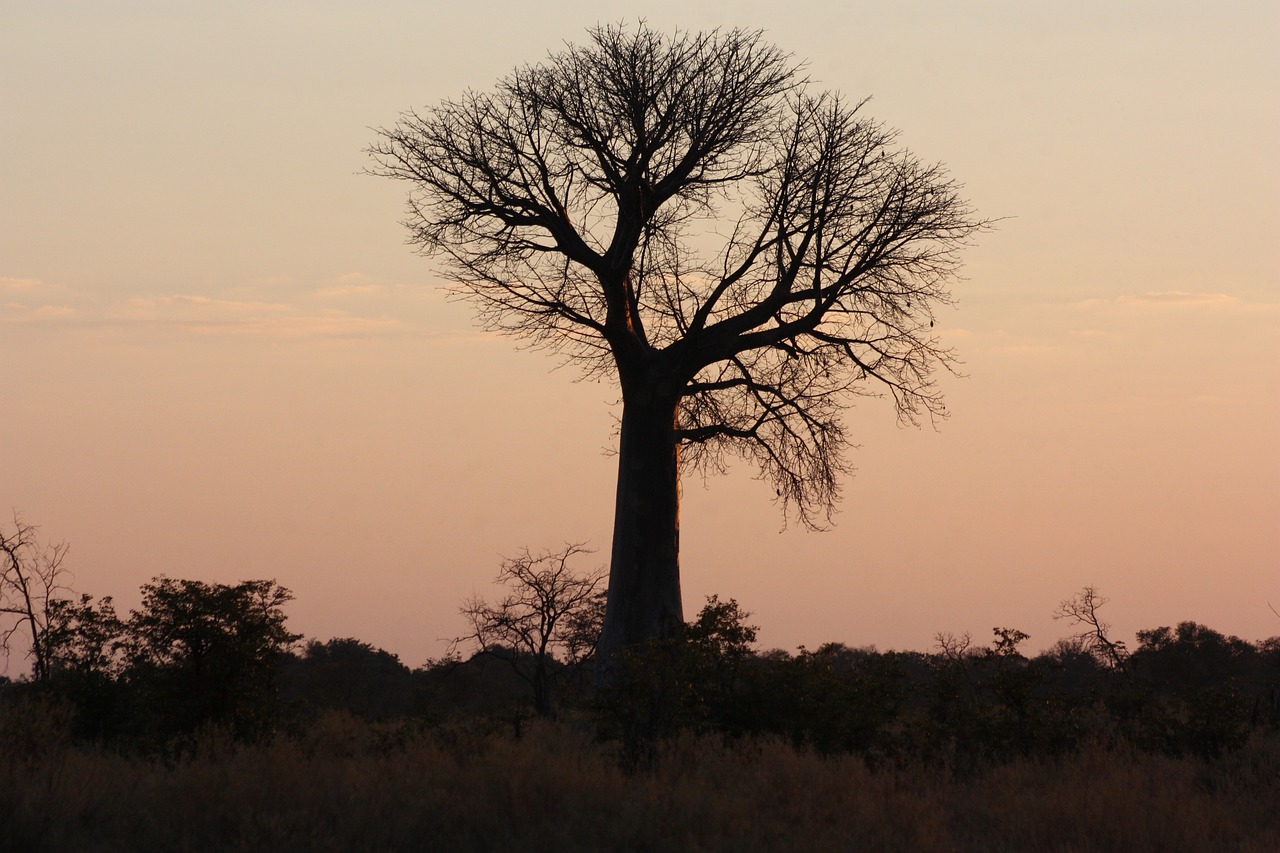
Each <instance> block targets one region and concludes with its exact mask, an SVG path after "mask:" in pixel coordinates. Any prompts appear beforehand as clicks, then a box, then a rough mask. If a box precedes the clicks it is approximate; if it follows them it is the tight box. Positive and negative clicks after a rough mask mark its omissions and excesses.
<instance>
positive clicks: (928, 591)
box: [0, 0, 1280, 665]
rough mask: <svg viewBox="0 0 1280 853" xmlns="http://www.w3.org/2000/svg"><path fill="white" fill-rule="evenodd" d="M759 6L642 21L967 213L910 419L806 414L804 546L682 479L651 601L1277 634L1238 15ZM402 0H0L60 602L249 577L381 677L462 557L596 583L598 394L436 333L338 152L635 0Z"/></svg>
mask: <svg viewBox="0 0 1280 853" xmlns="http://www.w3.org/2000/svg"><path fill="white" fill-rule="evenodd" d="M784 5H785V8H783V7H782V6H779V4H765V3H749V2H739V3H719V4H706V5H703V6H699V7H698V9H697V10H692V11H691V10H689V9H688V8H687V6H688V4H675V3H665V2H664V3H656V4H647V5H646V6H645V7H644V8H645V14H646V15H647V16H648V20H649V22H650V24H651V25H652V26H654V27H657V28H670V27H674V26H677V25H678V26H682V27H687V28H691V29H701V28H708V27H711V26H716V25H725V26H747V27H762V28H764V29H765V30H766V31H767V32H768V34H769V37H770V38H771V39H772V40H773V41H774V42H775V43H777V44H778V45H780V46H781V47H783V48H784V49H786V50H789V51H792V52H794V53H795V54H796V55H797V56H798V57H801V58H804V59H807V60H808V62H809V72H810V74H811V76H812V77H813V78H814V79H815V80H817V81H819V83H820V84H821V85H822V86H825V87H829V88H832V89H838V90H840V91H842V92H844V93H846V94H848V95H850V96H852V97H861V96H864V95H872V96H874V100H873V101H872V102H871V104H870V105H869V109H870V111H871V113H872V114H873V115H875V116H876V117H878V118H880V119H882V120H884V121H886V122H887V123H889V124H891V125H893V126H896V127H898V128H899V129H900V130H901V132H902V136H901V140H902V141H903V143H904V144H906V145H907V146H908V147H910V148H911V149H912V150H913V151H915V152H916V153H917V154H919V155H920V156H921V157H922V158H924V159H926V160H942V161H944V162H946V163H947V164H948V166H949V168H950V170H951V172H952V174H953V175H954V176H955V177H956V178H957V179H959V180H960V181H962V182H963V183H964V184H965V185H966V188H967V194H968V197H969V198H970V200H971V201H972V202H973V203H974V205H975V206H976V207H977V209H978V210H979V211H980V212H981V214H982V215H984V216H989V217H1004V218H1005V219H1004V221H1003V222H1002V223H1001V224H1000V225H999V227H998V229H997V230H996V231H994V232H993V233H990V234H988V235H985V236H983V237H982V238H981V240H980V243H979V245H978V246H976V247H975V248H974V249H973V250H972V251H970V252H969V254H968V255H967V264H966V268H965V276H966V280H965V281H963V282H961V283H959V284H958V285H957V287H956V296H957V297H958V305H957V306H956V308H955V309H954V310H952V311H949V312H946V313H944V315H943V316H942V318H941V320H942V322H941V323H940V326H941V327H942V328H943V329H944V333H945V338H946V340H947V341H948V342H949V343H951V344H953V345H954V346H955V348H956V350H957V352H958V354H959V355H960V357H961V358H962V359H963V360H964V362H965V363H964V365H963V370H964V372H965V373H966V374H967V376H966V378H949V377H948V378H944V379H943V382H942V384H943V387H944V389H945V391H946V393H947V397H948V404H949V407H950V409H951V411H952V417H951V419H950V420H949V421H946V422H945V423H942V424H940V425H939V426H938V428H937V429H936V430H931V429H928V428H926V429H923V430H910V429H908V430H902V429H898V428H897V427H896V426H895V424H894V419H893V411H892V407H891V406H890V405H888V404H886V403H884V402H883V401H876V400H862V401H860V402H859V403H858V405H857V406H856V408H854V409H851V410H850V411H849V412H848V415H847V419H846V422H847V424H848V427H849V432H850V433H851V435H853V436H854V440H855V441H856V442H857V443H858V444H859V445H860V450H858V451H857V452H856V453H855V454H854V455H853V461H854V464H855V465H856V466H857V467H858V472H857V475H856V476H855V477H854V478H852V479H850V480H849V481H847V482H846V483H845V499H844V502H843V504H842V510H841V512H840V513H839V515H838V516H837V519H836V520H837V525H836V527H835V529H834V530H832V531H830V532H827V533H821V534H815V533H808V532H805V531H803V530H800V529H790V530H786V531H781V530H780V528H781V524H782V517H781V515H780V513H779V511H778V510H777V508H776V507H774V506H773V505H772V503H771V501H770V497H771V491H770V490H769V489H768V487H766V486H765V485H764V484H761V483H759V482H756V481H755V480H754V479H753V478H752V476H751V472H750V471H749V470H748V469H746V468H745V467H744V466H741V465H739V466H736V467H735V468H734V469H733V470H732V472H731V473H730V474H729V475H728V476H726V477H722V478H718V479H714V480H711V481H709V482H707V483H706V484H705V487H704V484H703V483H702V481H700V480H697V479H693V480H688V481H686V484H685V503H684V509H683V515H682V542H683V546H684V547H683V566H684V570H683V571H684V575H683V577H684V592H685V607H686V612H687V613H688V614H692V613H693V612H695V611H696V610H697V608H698V607H699V606H700V603H701V601H702V600H703V598H704V597H705V596H706V595H709V594H712V593H717V594H719V595H720V596H721V597H734V598H737V599H738V601H739V602H740V603H741V604H742V605H743V606H744V607H745V608H746V609H748V610H750V611H752V612H753V613H754V614H755V621H756V622H757V623H758V624H759V625H760V626H761V627H762V631H761V639H762V643H763V644H764V645H765V646H778V647H783V648H789V649H794V648H795V647H796V646H797V645H799V644H805V645H808V646H810V647H812V646H815V645H817V644H819V643H822V642H825V641H841V642H846V643H850V644H855V645H861V644H870V643H874V644H876V645H878V646H879V647H881V648H891V647H893V648H914V649H926V648H928V647H929V646H930V645H931V644H932V642H933V637H934V635H935V634H936V633H938V632H940V631H948V632H952V633H961V632H964V631H969V632H972V633H973V635H974V637H975V639H977V640H978V641H979V642H986V641H987V640H988V638H989V637H990V631H991V628H992V627H993V626H1007V627H1017V628H1020V629H1022V630H1024V631H1027V632H1028V633H1029V634H1031V637H1032V639H1031V641H1030V644H1029V645H1030V646H1032V647H1034V648H1036V649H1039V648H1044V647H1047V646H1049V645H1051V644H1052V643H1053V642H1054V641H1055V640H1056V639H1057V638H1058V637H1060V636H1064V635H1065V634H1067V633H1068V632H1069V629H1068V628H1067V626H1064V625H1061V624H1057V623H1054V622H1052V620H1051V619H1050V614H1051V612H1052V611H1053V610H1054V608H1055V606H1056V605H1057V603H1058V602H1059V601H1060V600H1062V599H1064V598H1068V597H1070V596H1071V595H1072V594H1073V593H1074V592H1076V591H1077V590H1078V589H1080V588H1081V587H1082V586H1084V585H1086V584H1092V585H1096V586H1098V587H1099V588H1100V589H1101V590H1102V591H1103V593H1104V594H1106V595H1107V596H1109V597H1110V598H1111V603H1110V604H1109V605H1108V607H1107V610H1106V613H1107V615H1108V616H1109V617H1110V618H1111V620H1112V621H1113V622H1114V624H1115V626H1116V629H1117V631H1118V632H1119V633H1120V634H1122V635H1124V636H1125V637H1127V638H1131V637H1132V632H1133V631H1135V630H1137V629H1139V628H1146V627H1154V626H1157V625H1165V624H1172V623H1175V622H1177V621H1180V620H1186V619H1192V620H1196V621H1199V622H1203V623H1206V624H1208V625H1210V626H1211V627H1213V628H1216V629H1218V630H1221V631H1225V632H1229V633H1235V634H1239V635H1241V636H1243V637H1246V638H1248V639H1259V638H1262V637H1266V636H1271V635H1276V634H1280V618H1278V617H1277V616H1276V615H1275V614H1274V613H1273V612H1272V611H1271V609H1269V607H1268V602H1270V603H1271V605H1273V606H1275V607H1276V608H1277V609H1280V532H1278V531H1280V442H1278V441H1277V439H1276V434H1277V428H1276V425H1277V421H1280V417H1278V416H1280V251H1277V248H1276V247H1277V246H1278V245H1280V157H1277V156H1276V152H1277V151H1280V110H1277V107H1276V104H1277V97H1276V95H1277V88H1278V85H1277V84H1280V52H1277V51H1276V49H1275V48H1276V45H1277V43H1278V37H1280V10H1277V8H1276V7H1275V5H1274V4H1273V3H1271V2H1258V3H1245V2H1226V3H1221V4H1215V5H1214V6H1213V8H1212V9H1210V8H1209V7H1208V5H1207V4H1202V3H1191V2H1159V3H1156V2H1148V3H1126V4H1123V5H1119V4H1113V3H1110V2H1100V1H1099V2H1081V3H1074V4H1070V5H1069V6H1068V5H1067V4H1027V3H1021V2H1004V3H976V4H963V9H961V8H960V6H961V4H950V3H943V2H919V3H888V2H884V3H870V4H859V7H858V11H857V13H856V15H855V14H854V13H852V12H848V11H843V10H841V11H837V4H825V3H817V2H796V3H790V4H784ZM430 6H431V4H423V3H417V2H414V3H411V2H407V0H406V2H394V3H389V2H373V3H368V4H360V5H359V6H356V5H355V4H341V3H320V4H316V3H300V2H298V3H273V4H269V8H268V7H267V6H264V4H256V3H248V2H228V3H221V4H200V5H195V4H180V8H179V7H178V6H176V5H171V4H160V3H152V2H142V0H121V2H116V3H112V4H110V9H109V10H108V9H106V8H104V7H103V5H102V4H98V3H89V2H63V3H58V4H34V3H31V4H6V6H5V7H4V9H3V10H0V79H3V80H5V84H4V85H3V86H0V116H2V117H3V120H2V124H0V195H2V197H3V204H2V205H0V399H2V400H3V401H4V406H3V413H4V416H3V418H0V509H3V510H5V511H7V510H8V509H9V508H14V509H17V510H18V511H20V512H21V513H22V514H23V516H24V518H25V519H26V520H28V521H30V522H32V523H35V524H38V525H40V526H41V527H42V531H43V533H44V535H45V536H46V537H47V538H48V539H51V540H61V539H65V540H68V541H69V542H70V543H71V556H70V560H69V565H70V567H71V569H72V570H73V571H74V573H75V576H76V587H77V589H78V590H81V591H85V592H91V593H94V594H97V595H113V596H115V597H116V599H117V601H118V602H119V603H120V604H121V605H122V606H123V608H124V609H128V607H130V606H133V605H136V603H137V589H138V586H139V585H140V584H141V583H143V582H145V581H146V580H148V579H149V578H151V577H152V576H154V575H158V574H162V573H164V574H168V575H171V576H175V577H191V578H200V579H204V580H210V581H226V582H233V581H237V580H241V579H246V578H259V577H270V578H276V579H278V580H279V581H280V582H281V583H283V584H284V585H286V586H288V587H289V588H291V589H292V590H293V591H294V593H295V594H296V596H297V600H296V601H295V602H294V603H293V604H292V605H290V608H289V614H290V624H291V627H292V628H293V629H294V630H295V631H299V632H302V633H305V634H306V635H307V636H309V637H318V638H321V639H326V638H328V637H332V636H355V637H358V638H360V639H363V640H366V641H369V642H372V643H374V644H376V645H380V646H383V647H385V648H387V649H389V650H391V651H394V652H397V653H399V654H400V655H401V656H402V658H403V659H404V660H405V661H406V662H407V663H409V664H411V665H416V664H419V663H421V662H423V661H424V660H425V659H426V658H427V657H429V656H433V655H438V654H440V653H441V652H442V651H443V648H444V644H443V642H442V639H443V638H447V637H450V636H452V635H454V634H456V633H460V632H461V631H462V628H463V626H462V621H461V618H460V617H459V616H458V615H457V608H458V606H459V605H460V604H461V603H462V601H463V599H464V598H466V597H467V596H468V595H470V594H471V593H472V592H473V591H476V592H480V593H488V592H489V591H490V587H489V584H490V581H491V579H492V577H493V575H494V574H495V573H496V571H497V566H498V562H499V560H500V557H501V555H503V554H512V553H514V552H516V551H518V550H519V549H520V548H521V547H522V546H526V545H527V546H529V547H530V548H532V549H538V548H542V547H547V546H554V545H557V544H559V543H562V542H564V541H566V540H571V541H582V540H590V541H591V542H592V543H593V544H594V545H595V546H596V547H597V548H599V549H600V552H599V553H598V554H597V555H596V557H597V560H598V562H603V561H604V560H605V552H606V551H607V545H608V541H609V534H610V525H611V517H610V513H611V509H612V490H613V478H614V470H613V460H612V459H611V458H610V457H608V456H607V455H606V451H607V449H608V448H609V446H610V444H611V442H612V429H613V421H612V408H611V405H612V403H613V402H614V401H615V400H616V398H617V394H616V393H615V392H614V391H613V390H612V389H611V388H609V387H606V386H602V385H596V384H591V383H583V382H577V381H575V380H576V379H577V375H576V374H575V372H574V370H573V368H572V367H565V368H561V369H555V368H556V366H557V362H555V361H554V360H553V359H551V358H550V357H548V356H546V355H544V354H541V353H537V352H529V351H527V350H521V349H519V348H517V346H516V344H515V342H513V341H511V340H509V339H504V338H502V337H499V336H495V335H488V334H482V333H479V332H477V331H476V330H475V329H474V327H473V324H472V322H471V315H470V312H469V310H468V308H467V307H466V306H465V305H459V304H451V303H448V302H446V301H445V299H444V298H443V296H442V294H441V292H440V289H439V287H438V284H439V279H438V277H437V275H436V272H435V270H434V269H433V267H432V265H431V263H430V262H428V261H426V260H423V259H421V258H418V257H416V256H414V255H413V254H412V253H411V252H410V250H409V249H408V248H407V247H406V246H405V245H404V236H405V235H404V233H403V231H402V229H401V228H400V227H399V225H398V224H397V223H398V220H399V218H400V215H401V211H402V205H403V191H404V187H402V186H398V185H395V184H393V183H391V182H388V181H385V180H379V179H375V178H371V177H366V176H363V175H361V174H359V172H360V171H361V170H362V169H363V168H364V167H365V166H366V165H367V161H366V158H365V156H364V154H363V153H362V152H363V149H364V147H365V146H367V145H369V144H370V143H371V142H372V141H373V138H374V137H373V134H372V132H371V131H370V130H369V128H370V127H371V126H376V125H384V124H389V123H391V122H393V121H394V120H395V118H396V116H397V115H398V113H399V112H400V111H401V110H403V109H407V108H410V107H422V106H425V105H430V104H432V103H434V102H436V101H438V100H439V99H441V98H443V97H447V96H450V95H455V94H458V93H459V92H460V91H461V90H462V89H463V88H465V87H468V86H471V87H475V88H486V87H488V86H489V85H491V84H492V83H493V81H494V80H495V79H497V78H498V77H499V76H501V75H502V74H504V73H505V72H506V71H508V70H510V68H511V67H513V66H514V65H515V64H517V63H519V62H523V61H532V60H537V59H538V58H540V57H541V56H542V55H543V54H544V53H545V52H546V51H547V50H549V49H552V48H554V47H556V46H558V45H559V44H560V43H561V42H562V41H564V40H576V39H580V38H581V35H582V33H583V31H584V29H585V28H586V27H587V26H589V25H592V24H594V23H595V22H596V21H598V20H602V21H610V20H618V19H623V18H632V19H633V18H634V17H635V9H636V7H633V6H631V5H630V4H625V3H613V2H604V3H600V2H593V3H586V2H574V3H568V2H563V3H555V4H552V6H551V7H550V8H551V10H552V11H553V12H554V14H549V13H548V7H547V6H546V4H542V5H538V6H536V7H535V6H533V5H530V4H523V3H521V4H517V3H503V2H499V3H493V4H489V5H487V6H485V7H484V8H483V9H480V8H479V7H477V10H476V11H465V10H462V9H460V8H459V9H457V10H453V11H449V12H446V13H440V12H437V11H433V10H432V9H431V8H430Z"/></svg>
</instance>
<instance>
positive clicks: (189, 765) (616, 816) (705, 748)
mask: <svg viewBox="0 0 1280 853" xmlns="http://www.w3.org/2000/svg"><path fill="white" fill-rule="evenodd" d="M0 789H2V790H4V791H5V792H6V793H5V795H4V797H3V798H0V828H2V829H0V849H3V850H5V851H31V853H39V851H69V850H76V851H103V853H106V851H134V850H172V851H206V850H232V851H238V850H244V851H249V850H271V851H273V853H289V851H365V850H368V851H434V850H440V851H467V850H501V849H511V850H534V851H536V850H546V851H588V850H611V851H613V850H617V851H627V850H634V851H666V850H670V851H676V850H679V851H710V850H733V851H741V853H750V852H751V851H772V850H799V849H804V850H816V851H821V850H923V851H930V850H939V851H942V850H962V851H963V850H974V851H978V850H981V851H1005V850H1007V851H1015V850H1017V851H1022V850H1038V851H1063V853H1066V851H1073V853H1074V851H1112V850H1114V851H1143V850H1153V851H1154V850H1159V851H1202V850H1240V851H1264V850H1267V851H1269V850H1280V815H1278V814H1277V810H1276V808H1275V804H1276V803H1277V802H1280V742H1277V740H1276V739H1275V738H1272V739H1271V740H1269V741H1261V740H1260V741H1256V742H1254V743H1252V744H1250V745H1249V747H1247V748H1246V749H1245V750H1243V751H1241V752H1239V753H1236V754H1233V755H1231V756H1228V757H1227V758H1224V759H1221V760H1219V761H1216V762H1205V761H1198V760H1191V759H1172V758H1164V757H1158V756H1151V755H1146V754H1141V753H1134V752H1126V751H1106V750H1101V749H1099V750H1094V751H1086V752H1083V753H1080V754H1078V755H1075V756H1070V757H1065V758H1061V759H1058V760H1053V761H1048V760H1046V761H1017V762H1012V763H1007V764H1003V765H999V766H993V767H989V768H985V769H978V770H976V771H973V772H971V773H969V774H967V775H965V776H963V777H961V776H958V775H957V774H955V773H953V772H951V771H950V770H948V769H947V768H946V767H941V766H923V765H917V766H906V767H881V768H877V769H871V768H869V767H868V766H867V765H866V763H865V762H864V761H863V760H862V759H860V758H858V757H855V756H835V757H821V756H818V755H816V754H814V753H812V752H809V751H806V750H798V749H795V748H793V747H791V746H790V745H788V744H785V743H782V742H778V741H772V740H764V741H744V742H738V743H733V744H729V745H726V744H725V743H723V742H722V741H721V740H720V739H718V738H714V737H693V736H687V737H682V738H678V739H676V740H673V741H671V742H669V743H667V744H665V745H664V746H663V747H662V749H661V750H660V751H659V754H658V756H657V758H656V761H655V763H654V765H653V767H652V768H651V769H650V770H648V771H646V772H643V773H637V774H634V775H628V774H626V773H624V772H622V771H621V770H620V769H619V764H618V761H617V755H616V753H615V751H614V748H613V747H612V746H610V745H602V744H599V743H595V742H593V740H592V738H591V736H590V732H589V731H587V730H586V729H584V728H580V727H577V726H575V725H574V724H572V723H561V724H557V725H531V726H529V727H528V730H527V733H526V736H525V737H524V738H522V739H520V740H514V739H512V738H511V737H509V736H508V735H506V734H502V733H494V732H489V731H485V730H483V729H481V728H470V729H467V728H459V729H450V730H435V731H418V730H413V729H408V728H395V727H382V728H379V727H374V726H369V725H367V724H364V723H361V722H358V721H356V720H354V719H353V718H350V717H343V716H340V715H331V716H329V717H326V718H324V719H323V720H322V721H320V722H319V723H318V724H317V725H316V726H315V727H314V728H312V729H311V730H309V731H308V732H307V733H305V734H303V735H301V736H299V737H295V738H281V739H278V740H276V741H275V742H272V743H267V744H259V745H241V744H236V743H234V742H232V741H230V740H229V739H226V738H223V737H221V736H219V735H217V734H208V735H207V736H205V737H204V738H203V739H202V740H200V741H198V742H197V743H195V744H193V746H192V747H191V749H189V750H188V751H187V752H186V753H185V754H184V757H181V758H177V759H169V760H163V759H156V758H143V757H138V756H130V755H123V754H116V753H111V752H105V751H94V750H88V749H83V748H75V747H72V746H69V745H68V744H66V743H53V744H51V745H50V747H49V748H48V749H47V750H44V751H35V752H33V751H31V750H27V751H25V752H24V753H23V754H18V753H15V752H11V751H7V750H6V752H5V753H3V755H0Z"/></svg>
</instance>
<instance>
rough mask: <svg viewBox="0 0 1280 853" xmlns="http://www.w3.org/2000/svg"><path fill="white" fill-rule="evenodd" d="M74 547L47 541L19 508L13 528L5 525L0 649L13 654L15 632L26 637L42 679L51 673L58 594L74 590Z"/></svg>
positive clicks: (0, 549) (0, 538) (0, 542)
mask: <svg viewBox="0 0 1280 853" xmlns="http://www.w3.org/2000/svg"><path fill="white" fill-rule="evenodd" d="M68 547H69V546H68V545H67V543H65V542H58V543H56V544H52V545H43V544H41V542H40V538H39V528H37V527H36V526H35V525H33V524H28V523H27V522H25V521H23V520H22V517H21V516H20V515H19V514H18V513H17V512H16V511H15V512H14V513H13V532H12V533H9V532H6V531H5V530H4V529H3V528H0V652H3V653H4V654H5V656H6V657H7V656H8V653H9V645H10V643H11V641H12V640H13V638H14V636H15V635H18V634H21V635H23V636H24V637H25V639H26V640H27V644H28V646H29V654H30V656H31V663H32V667H31V675H32V678H33V679H34V680H36V681H44V680H45V679H47V678H48V677H49V674H50V661H49V649H48V642H47V637H48V632H49V625H50V613H51V610H52V609H54V608H56V607H57V605H58V602H59V599H58V598H57V596H58V594H59V593H66V592H67V591H68V586H67V583H68V581H69V580H70V577H69V574H70V573H69V572H68V571H67V570H66V568H64V567H63V565H62V563H63V560H65V559H66V556H67V549H68Z"/></svg>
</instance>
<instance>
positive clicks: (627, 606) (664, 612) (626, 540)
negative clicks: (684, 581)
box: [597, 396, 684, 681]
mask: <svg viewBox="0 0 1280 853" xmlns="http://www.w3.org/2000/svg"><path fill="white" fill-rule="evenodd" d="M678 405H679V400H678V398H668V397H659V398H656V399H654V398H649V399H640V400H636V399H630V400H628V399H626V398H625V396H624V400H623V407H622V428H621V434H620V436H619V440H618V493H617V503H616V504H615V508H614V521H613V550H612V556H611V560H610V566H609V598H608V604H607V606H606V608H605V616H604V627H603V629H602V631H601V633H600V642H599V645H598V646H597V653H598V654H599V661H600V664H601V667H602V670H601V675H602V678H603V680H605V681H607V680H609V673H610V672H611V671H612V669H613V666H612V664H613V661H614V659H615V658H616V655H617V653H618V652H619V651H621V650H622V649H623V648H625V647H626V646H631V645H636V644H638V643H643V642H645V641H646V640H649V639H650V638H655V637H662V636H666V635H667V634H668V633H670V632H671V630H672V629H673V628H675V627H676V626H678V625H680V624H683V622H684V611H683V609H682V607H681V603H680V480H679V471H678V463H679V444H678V442H677V441H676V411H677V407H678Z"/></svg>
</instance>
